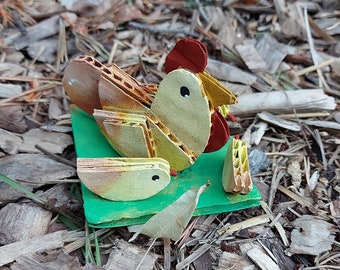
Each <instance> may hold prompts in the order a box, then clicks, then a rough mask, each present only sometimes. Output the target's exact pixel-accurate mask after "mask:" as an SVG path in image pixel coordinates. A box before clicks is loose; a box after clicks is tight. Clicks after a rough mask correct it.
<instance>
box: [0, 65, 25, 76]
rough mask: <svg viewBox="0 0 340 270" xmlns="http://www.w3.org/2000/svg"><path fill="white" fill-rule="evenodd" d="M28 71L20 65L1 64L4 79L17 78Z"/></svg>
mask: <svg viewBox="0 0 340 270" xmlns="http://www.w3.org/2000/svg"><path fill="white" fill-rule="evenodd" d="M25 71H26V69H25V68H24V67H22V66H20V65H18V64H13V63H0V74H1V76H4V77H7V76H8V77H15V76H17V75H22V74H23V73H24V72H25Z"/></svg>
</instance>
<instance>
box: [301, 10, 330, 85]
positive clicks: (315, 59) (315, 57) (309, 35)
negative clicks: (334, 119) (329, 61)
mask: <svg viewBox="0 0 340 270" xmlns="http://www.w3.org/2000/svg"><path fill="white" fill-rule="evenodd" d="M303 11H304V19H305V25H306V32H307V40H308V44H309V49H310V53H311V55H312V59H313V63H314V64H315V65H317V64H318V62H319V61H318V55H317V52H316V50H315V47H314V42H313V37H312V32H311V30H310V25H309V20H308V12H307V7H304V8H303ZM316 71H317V73H318V76H319V79H320V82H321V83H322V85H323V86H324V87H325V88H326V89H330V88H329V86H328V84H327V82H326V80H325V78H324V76H323V75H322V72H321V69H319V68H318V69H317V70H316Z"/></svg>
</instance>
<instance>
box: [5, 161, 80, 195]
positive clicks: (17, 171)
mask: <svg viewBox="0 0 340 270" xmlns="http://www.w3.org/2000/svg"><path fill="white" fill-rule="evenodd" d="M0 173H1V174H3V175H6V176H7V177H9V178H11V179H13V180H19V181H20V180H22V181H23V182H20V184H22V185H23V186H25V187H27V188H28V189H29V190H32V189H33V188H37V187H39V186H41V185H43V184H45V181H46V180H55V179H63V178H69V177H71V176H74V175H75V168H73V167H70V166H67V165H64V164H62V163H59V162H56V161H54V160H53V159H51V158H49V157H48V156H45V155H43V154H17V155H15V156H9V157H4V158H2V159H0ZM28 181H29V182H28ZM22 196H23V194H22V193H21V192H18V191H17V190H15V189H13V188H12V187H10V186H8V185H7V184H5V183H3V182H0V202H1V201H13V200H16V199H18V198H20V197H22Z"/></svg>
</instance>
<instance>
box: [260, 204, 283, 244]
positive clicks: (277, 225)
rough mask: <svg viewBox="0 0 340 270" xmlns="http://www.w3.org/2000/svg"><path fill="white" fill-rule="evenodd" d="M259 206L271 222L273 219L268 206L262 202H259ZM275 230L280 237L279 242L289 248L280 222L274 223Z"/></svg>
mask: <svg viewBox="0 0 340 270" xmlns="http://www.w3.org/2000/svg"><path fill="white" fill-rule="evenodd" d="M260 204H261V207H262V209H263V211H264V212H265V213H266V214H267V215H268V216H269V218H270V219H271V220H272V221H273V220H274V219H275V217H274V215H273V213H272V211H271V210H270V209H269V207H268V205H267V204H266V203H265V202H264V201H260ZM274 226H275V228H276V229H277V231H278V233H279V235H280V237H281V240H282V242H283V244H284V245H285V246H286V247H288V246H289V242H288V239H287V236H286V232H285V230H284V229H283V227H282V225H281V223H280V222H276V223H275V225H274Z"/></svg>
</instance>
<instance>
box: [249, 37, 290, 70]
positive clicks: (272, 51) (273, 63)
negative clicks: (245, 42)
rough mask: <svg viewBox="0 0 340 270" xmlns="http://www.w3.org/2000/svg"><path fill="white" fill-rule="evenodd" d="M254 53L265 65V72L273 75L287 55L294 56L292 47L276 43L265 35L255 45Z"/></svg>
mask: <svg viewBox="0 0 340 270" xmlns="http://www.w3.org/2000/svg"><path fill="white" fill-rule="evenodd" d="M255 48H256V51H257V53H258V54H259V56H260V57H261V58H262V59H263V61H264V62H265V63H266V64H267V68H266V71H267V72H269V73H271V74H273V73H274V72H275V71H276V70H277V68H278V67H279V65H280V64H281V62H282V60H283V59H284V58H285V57H286V55H287V54H294V53H295V49H294V48H293V47H290V46H287V45H284V44H280V43H278V42H277V41H276V40H275V39H274V38H273V37H271V36H270V35H269V34H265V35H264V36H263V37H262V38H261V39H260V40H259V42H257V43H256V45H255Z"/></svg>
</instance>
